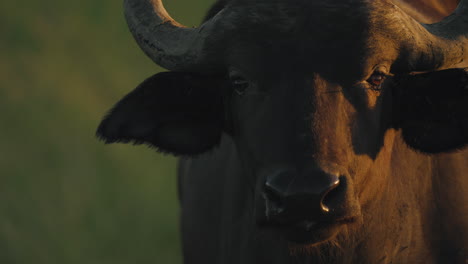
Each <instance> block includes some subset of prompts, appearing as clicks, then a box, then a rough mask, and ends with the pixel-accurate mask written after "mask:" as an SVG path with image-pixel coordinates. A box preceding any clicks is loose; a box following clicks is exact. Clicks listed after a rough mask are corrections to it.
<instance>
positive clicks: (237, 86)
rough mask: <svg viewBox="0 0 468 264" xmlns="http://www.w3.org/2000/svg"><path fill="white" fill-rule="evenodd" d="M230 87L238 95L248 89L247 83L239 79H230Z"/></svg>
mask: <svg viewBox="0 0 468 264" xmlns="http://www.w3.org/2000/svg"><path fill="white" fill-rule="evenodd" d="M231 85H232V87H233V88H234V91H235V92H236V93H237V94H238V95H243V94H244V93H245V91H246V90H247V88H249V82H248V81H247V80H245V79H243V78H241V77H234V78H232V79H231Z"/></svg>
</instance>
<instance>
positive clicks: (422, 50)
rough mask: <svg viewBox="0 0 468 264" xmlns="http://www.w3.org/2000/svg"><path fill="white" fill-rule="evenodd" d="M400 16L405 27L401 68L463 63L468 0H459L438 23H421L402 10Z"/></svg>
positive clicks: (465, 60)
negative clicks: (406, 31) (405, 35)
mask: <svg viewBox="0 0 468 264" xmlns="http://www.w3.org/2000/svg"><path fill="white" fill-rule="evenodd" d="M404 17H405V19H404V20H406V21H405V22H406V23H403V24H406V25H407V28H408V29H409V32H408V33H409V34H408V36H407V40H406V41H404V43H405V47H404V48H403V49H402V51H403V52H402V57H401V58H400V59H401V61H400V62H401V63H402V64H403V65H400V66H403V68H404V70H410V71H432V70H441V69H447V68H453V67H461V66H464V65H467V63H468V0H461V2H460V3H459V5H458V7H457V9H456V10H455V11H454V12H453V13H452V14H451V15H450V16H448V17H446V18H445V19H443V20H442V21H440V22H438V23H434V24H422V23H419V22H417V21H416V20H414V19H412V18H410V17H409V16H407V15H406V14H405V15H404ZM405 51H406V52H405ZM465 67H466V66H465Z"/></svg>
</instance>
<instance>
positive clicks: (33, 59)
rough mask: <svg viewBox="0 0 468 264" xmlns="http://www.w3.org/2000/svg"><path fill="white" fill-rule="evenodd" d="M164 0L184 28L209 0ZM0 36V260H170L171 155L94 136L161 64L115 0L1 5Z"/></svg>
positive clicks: (76, 263)
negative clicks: (134, 34)
mask: <svg viewBox="0 0 468 264" xmlns="http://www.w3.org/2000/svg"><path fill="white" fill-rule="evenodd" d="M166 2H167V3H166V6H167V9H168V10H169V12H170V13H171V14H173V17H174V18H176V19H177V20H180V21H181V22H183V23H185V24H186V25H188V26H193V25H197V24H198V23H199V21H200V20H201V18H202V16H203V13H204V12H205V11H206V10H207V8H208V6H209V5H210V4H211V3H212V2H213V0H200V1H190V0H171V1H169V0H166ZM0 33H1V36H2V37H1V40H0V126H1V128H0V147H1V148H0V263H1V264H17V263H18V264H20V263H21V264H22V263H24V264H32V263H34V264H42V263H44V264H55V263H57V264H94V263H95V264H106V263H109V264H124V263H132V264H134V263H164V264H171V263H181V253H180V246H179V234H178V209H177V195H176V179H175V164H176V160H175V159H174V158H171V157H167V156H161V155H159V154H157V153H155V152H154V151H153V150H150V149H147V148H146V147H142V146H140V147H133V146H126V145H108V146H106V145H104V144H102V143H101V142H98V141H97V139H96V138H95V137H94V131H95V128H96V127H97V125H98V124H99V121H100V119H101V117H102V116H103V114H104V113H105V112H106V111H107V109H109V108H110V107H111V106H112V105H113V104H114V103H115V102H116V101H117V100H118V99H120V98H121V97H122V96H123V95H124V94H126V93H127V92H129V91H130V90H131V89H133V88H134V87H135V86H136V85H137V84H139V82H141V81H142V80H143V79H144V78H146V77H148V76H149V75H151V74H153V73H155V72H157V71H161V70H162V69H161V68H159V67H157V66H156V65H154V64H153V63H152V62H151V61H150V60H149V59H147V58H146V57H145V56H144V55H143V53H142V52H141V51H140V50H139V49H138V48H137V46H136V44H135V43H134V41H133V40H132V38H131V36H130V33H128V30H127V27H126V24H125V21H124V19H123V15H122V1H110V0H101V1H96V0H82V1H58V0H43V1H34V0H24V1H2V2H1V3H0ZM201 239H202V238H201Z"/></svg>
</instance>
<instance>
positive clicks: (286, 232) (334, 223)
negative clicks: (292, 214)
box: [265, 217, 356, 245]
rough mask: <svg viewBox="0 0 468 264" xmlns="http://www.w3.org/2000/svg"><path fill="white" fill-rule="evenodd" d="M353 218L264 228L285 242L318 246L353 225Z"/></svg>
mask: <svg viewBox="0 0 468 264" xmlns="http://www.w3.org/2000/svg"><path fill="white" fill-rule="evenodd" d="M355 221H356V218H355V217H345V218H341V219H338V220H328V221H311V220H303V221H299V222H295V223H290V224H286V223H281V224H280V223H275V224H268V225H266V226H265V227H266V228H267V229H269V230H271V231H273V232H275V233H278V234H279V235H280V236H282V237H284V238H285V239H286V240H287V241H289V242H292V243H295V244H300V245H313V244H318V243H321V242H324V241H327V240H329V239H332V238H333V237H335V236H336V235H337V234H338V232H339V231H340V229H341V228H343V227H344V226H345V225H348V224H351V223H354V222H355Z"/></svg>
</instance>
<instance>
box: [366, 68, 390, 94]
mask: <svg viewBox="0 0 468 264" xmlns="http://www.w3.org/2000/svg"><path fill="white" fill-rule="evenodd" d="M386 78H387V75H386V74H385V73H382V72H374V73H373V74H372V75H371V77H369V79H367V82H368V83H369V84H370V85H371V88H372V89H373V90H380V88H381V86H382V83H383V82H384V81H385V79H386Z"/></svg>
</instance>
